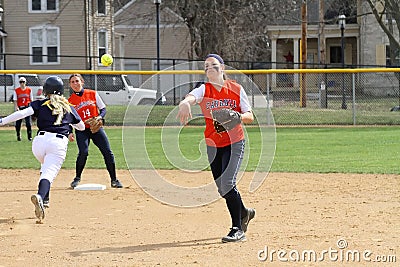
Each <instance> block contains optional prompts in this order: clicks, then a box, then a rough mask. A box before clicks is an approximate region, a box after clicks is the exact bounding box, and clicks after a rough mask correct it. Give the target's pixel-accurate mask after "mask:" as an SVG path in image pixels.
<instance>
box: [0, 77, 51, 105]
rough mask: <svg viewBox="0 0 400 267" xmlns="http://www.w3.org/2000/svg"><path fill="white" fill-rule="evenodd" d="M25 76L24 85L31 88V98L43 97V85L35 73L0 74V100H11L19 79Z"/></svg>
mask: <svg viewBox="0 0 400 267" xmlns="http://www.w3.org/2000/svg"><path fill="white" fill-rule="evenodd" d="M21 77H25V79H26V85H27V86H29V87H30V88H31V89H32V94H33V98H34V99H33V100H37V99H43V98H44V96H43V94H42V93H43V86H42V83H41V81H40V79H39V77H38V75H36V74H0V102H7V101H12V97H13V93H14V90H15V88H18V87H19V79H20V78H21Z"/></svg>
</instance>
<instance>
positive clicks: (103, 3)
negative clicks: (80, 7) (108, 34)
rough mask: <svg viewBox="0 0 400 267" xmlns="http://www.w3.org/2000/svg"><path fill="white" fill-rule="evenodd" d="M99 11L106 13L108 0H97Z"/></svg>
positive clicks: (99, 12) (102, 13)
mask: <svg viewBox="0 0 400 267" xmlns="http://www.w3.org/2000/svg"><path fill="white" fill-rule="evenodd" d="M97 13H98V14H101V15H105V14H106V0H97Z"/></svg>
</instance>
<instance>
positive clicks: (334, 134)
mask: <svg viewBox="0 0 400 267" xmlns="http://www.w3.org/2000/svg"><path fill="white" fill-rule="evenodd" d="M202 131H203V128H202V127H188V128H184V130H183V131H182V134H181V135H180V138H179V146H180V148H181V151H182V154H183V155H185V156H186V157H188V158H190V159H196V158H198V157H199V156H200V153H201V150H202V148H204V144H202V145H200V148H199V142H200V141H201V139H202V138H203V135H202ZM106 132H107V135H108V136H109V140H110V143H111V147H112V150H113V152H114V154H115V158H116V162H117V168H118V169H127V165H126V163H125V158H124V154H123V150H124V149H123V146H122V128H106ZM22 133H23V138H24V139H23V141H22V142H17V141H16V136H15V131H14V130H13V129H12V128H8V129H4V130H1V131H0V147H1V150H2V153H1V154H0V168H24V169H25V168H29V169H39V167H40V166H39V163H38V162H37V161H36V159H35V158H34V156H33V154H32V152H31V143H30V142H29V141H27V140H26V137H25V127H24V126H23V129H22ZM160 133H161V129H160V128H146V149H147V152H148V154H149V157H150V159H151V162H152V163H153V164H154V167H155V168H157V169H174V166H173V165H171V163H170V162H168V160H167V159H166V157H165V156H164V153H163V151H162V146H161V140H160ZM247 133H248V140H247V143H248V146H247V147H248V148H249V149H250V152H249V151H247V153H249V155H250V157H249V160H248V163H247V171H253V170H254V169H255V167H256V166H257V159H258V155H259V152H260V151H259V150H260V149H259V148H260V147H261V139H260V132H259V129H258V128H247ZM163 134H168V132H164V133H163ZM398 136H399V129H398V127H395V126H390V127H282V128H281V127H278V128H277V129H276V153H275V157H274V159H273V164H272V168H271V171H273V172H318V173H327V172H340V173H382V174H385V173H387V174H388V173H392V174H399V173H400V167H399V157H400V153H399V137H398ZM76 155H77V146H76V143H70V144H69V148H68V154H67V158H66V161H65V162H64V165H63V168H66V169H74V167H75V158H76ZM261 164H262V162H261ZM137 167H139V168H140V167H141V166H140V164H139V163H138V165H137ZM87 168H105V165H104V162H103V158H102V156H101V154H100V152H99V151H98V149H97V148H96V147H95V146H94V145H93V144H91V146H90V151H89V159H88V162H87Z"/></svg>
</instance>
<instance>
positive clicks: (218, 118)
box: [211, 108, 242, 133]
mask: <svg viewBox="0 0 400 267" xmlns="http://www.w3.org/2000/svg"><path fill="white" fill-rule="evenodd" d="M211 117H212V119H213V124H214V128H215V131H216V132H217V133H222V132H226V131H229V130H231V129H233V128H234V127H235V126H236V125H238V124H239V123H241V122H242V119H241V114H240V113H239V112H237V111H234V110H232V109H227V108H223V109H217V110H212V111H211Z"/></svg>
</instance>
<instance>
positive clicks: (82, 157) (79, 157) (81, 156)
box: [78, 152, 89, 159]
mask: <svg viewBox="0 0 400 267" xmlns="http://www.w3.org/2000/svg"><path fill="white" fill-rule="evenodd" d="M88 156H89V153H88V152H80V153H78V159H86V158H87V157H88Z"/></svg>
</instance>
